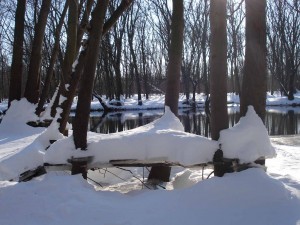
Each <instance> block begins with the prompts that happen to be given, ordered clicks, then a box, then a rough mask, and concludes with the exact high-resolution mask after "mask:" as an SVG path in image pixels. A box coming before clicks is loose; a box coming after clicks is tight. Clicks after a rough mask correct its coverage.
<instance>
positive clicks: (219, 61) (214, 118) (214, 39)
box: [210, 0, 228, 177]
mask: <svg viewBox="0 0 300 225" xmlns="http://www.w3.org/2000/svg"><path fill="white" fill-rule="evenodd" d="M210 2H211V4H210V22H211V25H210V29H211V55H210V57H211V58H210V63H211V64H210V67H211V73H210V91H211V95H210V102H211V114H210V115H211V116H210V124H211V138H212V139H213V140H218V139H219V137H220V131H221V130H223V129H226V128H228V113H227V33H226V31H227V30H226V3H227V1H226V0H211V1H210ZM213 162H214V174H215V176H219V177H221V176H223V175H224V173H225V172H226V171H227V165H225V164H224V162H223V151H222V150H221V149H218V150H217V151H216V152H215V155H214V158H213Z"/></svg>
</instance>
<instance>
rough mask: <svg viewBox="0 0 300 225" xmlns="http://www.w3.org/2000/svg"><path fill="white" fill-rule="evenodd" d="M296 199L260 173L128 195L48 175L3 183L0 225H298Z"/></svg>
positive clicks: (299, 208) (252, 171)
mask: <svg viewBox="0 0 300 225" xmlns="http://www.w3.org/2000/svg"><path fill="white" fill-rule="evenodd" d="M294 191H295V190H294ZM296 194H297V192H295V193H294V192H293V191H291V190H289V189H287V188H286V187H285V186H284V185H283V184H282V183H281V182H279V181H276V180H274V179H272V178H270V177H269V176H267V175H266V174H265V172H264V171H262V170H260V169H249V170H247V171H244V172H241V173H234V174H228V175H225V176H224V177H223V178H216V177H215V178H212V179H209V180H205V181H203V182H199V183H197V184H196V185H194V186H192V187H191V188H186V189H180V190H174V191H164V190H157V191H146V190H145V189H144V191H141V192H139V193H134V194H130V193H129V194H127V195H123V194H120V193H117V192H109V191H95V190H94V189H93V187H92V186H90V185H88V184H87V183H86V182H85V181H84V180H83V178H82V177H81V176H80V175H78V176H69V175H68V174H62V173H49V174H46V175H45V176H42V177H40V178H38V179H36V180H34V181H31V182H25V183H13V182H11V184H9V183H8V182H0V209H1V217H0V224H24V221H26V222H25V223H26V224H40V225H43V224H83V223H84V224H91V225H92V224H99V221H100V223H101V224H120V225H123V224H124V225H125V224H132V225H137V224H138V225H140V224H144V225H152V224H153V223H155V222H154V220H155V221H159V222H158V224H172V225H182V224H189V225H194V224H195V225H196V224H199V223H200V224H207V225H214V224H223V225H235V224H243V225H253V224H256V225H265V224H272V225H282V224H286V225H292V224H293V225H295V224H298V223H299V220H300V214H299V211H300V198H299V196H298V197H297V195H296ZM16 212H18V213H17V214H16ZM78 212H80V213H78ZM149 212H150V213H149ZM216 212H217V213H218V215H219V216H216Z"/></svg>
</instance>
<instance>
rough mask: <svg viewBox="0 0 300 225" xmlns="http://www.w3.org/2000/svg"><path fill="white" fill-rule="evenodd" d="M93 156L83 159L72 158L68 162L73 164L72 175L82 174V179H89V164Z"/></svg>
mask: <svg viewBox="0 0 300 225" xmlns="http://www.w3.org/2000/svg"><path fill="white" fill-rule="evenodd" d="M92 159H93V156H87V157H81V158H71V159H70V160H68V162H69V163H71V164H72V169H71V175H76V174H80V173H81V174H82V177H83V178H84V179H85V180H86V179H87V171H88V169H87V164H88V163H89V162H91V161H92Z"/></svg>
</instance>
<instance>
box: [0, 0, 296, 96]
mask: <svg viewBox="0 0 300 225" xmlns="http://www.w3.org/2000/svg"><path fill="white" fill-rule="evenodd" d="M18 2H19V1H13V0H10V1H0V6H1V7H0V18H1V20H0V77H1V79H0V100H4V99H7V98H8V95H9V84H10V82H11V80H10V74H11V72H13V71H12V69H11V68H12V58H13V51H14V48H13V43H14V37H15V35H17V36H18V38H21V36H23V38H24V42H23V45H22V46H21V47H22V48H20V47H19V48H17V49H19V50H21V49H23V55H22V79H21V81H18V82H19V84H15V85H21V93H20V94H21V95H23V93H24V90H25V86H26V81H27V76H28V73H29V72H30V71H29V68H30V66H29V65H30V59H31V55H33V54H34V51H33V40H34V38H35V35H36V36H38V35H40V36H41V37H40V38H42V39H41V40H40V41H42V42H43V44H42V46H41V53H40V54H41V55H40V60H41V62H40V72H39V73H40V75H39V80H38V81H37V83H38V84H37V85H38V86H39V87H38V89H39V95H43V98H45V99H46V100H49V99H50V98H51V97H52V95H53V93H54V92H55V90H56V88H57V86H58V85H59V83H60V82H61V80H62V79H63V75H62V74H63V70H64V68H66V67H67V65H66V64H68V63H67V61H68V60H65V58H66V57H67V56H68V55H69V53H68V52H67V49H68V48H69V46H70V44H69V45H68V43H70V42H68V40H69V39H68V38H72V39H74V40H73V41H75V42H77V43H76V47H74V48H75V49H74V50H72V51H75V52H78V51H79V48H80V45H81V43H82V42H84V40H85V39H86V35H84V33H85V30H86V26H87V23H88V20H89V19H88V18H89V16H90V12H91V11H92V9H93V8H94V4H95V3H94V1H92V0H80V1H79V2H77V4H78V5H77V10H76V12H74V13H75V14H74V17H72V18H77V20H74V21H73V23H74V22H75V23H77V27H78V29H76V31H77V38H75V34H74V33H73V34H72V31H71V30H68V27H69V25H70V24H71V23H72V21H71V20H69V19H68V18H69V17H70V12H71V9H72V7H74V6H72V5H71V4H70V5H68V1H61V0H57V1H52V2H51V4H50V1H49V4H50V5H49V6H48V7H49V8H50V9H49V12H48V13H46V14H47V15H45V20H46V21H45V30H44V32H42V31H40V32H39V33H38V31H36V29H35V26H36V24H37V23H38V21H39V19H40V17H39V16H40V14H41V6H42V1H41V0H27V1H20V3H19V4H21V2H22V4H24V5H23V6H19V8H21V7H23V11H24V12H23V13H24V16H22V12H19V13H20V14H19V15H18V17H21V18H18V17H17V13H16V12H17V11H16V10H17V4H18ZM25 2H26V3H25ZM71 2H76V1H71ZM124 2H125V1H124ZM120 3H121V1H120V0H112V1H110V2H109V6H108V10H107V13H106V18H109V17H110V16H111V14H112V13H113V12H114V11H115V9H116V8H117V7H118V6H119V5H120ZM244 4H245V3H244V1H243V0H228V1H227V12H226V13H227V16H226V18H227V41H228V45H227V64H228V85H227V86H228V92H235V93H240V91H241V82H242V79H243V74H244V69H243V68H244V58H245V7H244ZM299 5H300V3H299V2H298V1H296V0H275V1H273V0H268V1H267V68H268V73H267V78H268V83H267V84H268V85H267V88H268V91H270V92H273V91H275V90H280V91H281V93H282V94H283V95H288V96H289V98H290V99H293V92H294V91H295V89H296V88H298V89H299V88H300V81H299V69H298V68H299V64H300V54H299V48H300V47H299V45H300V44H299V43H300V40H299V39H300V24H299V22H300V17H299V14H300V12H299V11H300V6H299ZM68 8H69V9H70V12H68ZM209 9H210V1H209V0H201V1H200V0H186V1H184V21H185V24H184V50H183V55H182V67H181V78H180V92H181V93H186V96H187V98H189V95H188V94H187V93H195V92H197V93H200V92H203V93H206V94H207V93H210V85H209V80H210V71H211V64H210V60H209V56H210V52H211V48H210V45H209V43H210V41H211V40H210V39H211V35H210V20H209ZM19 10H22V9H19ZM171 15H172V4H171V1H169V0H146V1H139V0H136V1H134V4H132V5H131V6H130V7H129V9H128V10H127V11H126V12H125V13H124V14H123V15H121V16H120V18H119V21H118V23H117V24H116V25H115V26H114V27H113V28H112V29H110V30H109V31H107V34H105V36H104V37H103V39H102V40H101V45H100V48H101V50H100V51H101V54H99V55H98V56H97V66H96V77H95V86H94V89H95V91H96V92H97V93H98V94H100V95H106V96H107V98H109V99H120V96H122V95H123V96H124V97H125V98H127V97H130V96H131V95H132V94H134V93H139V94H144V95H146V96H148V95H149V94H153V93H165V89H166V70H167V64H168V61H169V55H168V49H169V47H170V34H171ZM22 17H23V18H22ZM15 19H19V20H20V21H21V23H17V24H16V29H18V31H15ZM22 21H23V22H22ZM22 23H24V24H23V26H24V28H23V29H24V31H23V32H24V34H23V35H22V34H21V33H20V32H22V31H21V30H22V27H21V26H22ZM16 32H19V33H16ZM73 32H74V31H73ZM70 35H71V36H70ZM17 49H16V51H17ZM70 51H71V50H70ZM72 54H73V53H72ZM74 55H76V54H74ZM19 67H20V65H19ZM13 82H17V81H13ZM43 89H47V90H48V91H46V90H45V91H44V92H45V93H43V92H42V90H43ZM42 93H43V94H42Z"/></svg>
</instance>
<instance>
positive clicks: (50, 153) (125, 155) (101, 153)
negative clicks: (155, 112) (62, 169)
mask: <svg viewBox="0 0 300 225" xmlns="http://www.w3.org/2000/svg"><path fill="white" fill-rule="evenodd" d="M88 137H89V138H88V149H87V151H81V150H76V149H75V147H74V144H73V137H72V136H70V137H69V138H66V139H63V140H59V141H57V142H56V143H54V144H53V145H51V147H50V148H49V149H48V150H47V152H46V154H45V162H46V163H49V164H66V163H68V159H71V158H72V157H74V158H79V157H87V156H93V162H92V164H93V163H94V164H99V163H100V164H108V163H109V161H111V160H120V159H122V160H128V159H134V160H144V161H148V162H149V161H150V162H151V161H161V160H166V161H168V162H175V163H176V162H178V163H180V164H181V165H185V166H188V165H194V164H201V163H207V162H211V161H212V157H213V154H214V152H215V151H216V149H217V148H218V144H217V142H215V141H211V140H209V139H207V138H205V137H202V136H198V135H194V134H190V133H186V132H184V128H183V125H182V124H181V122H180V121H179V119H178V118H177V117H176V116H175V115H174V114H173V113H172V112H171V111H170V109H169V108H168V107H166V109H165V114H164V115H163V116H162V117H161V118H160V119H158V120H155V121H154V122H152V123H149V124H147V125H145V126H142V127H139V128H136V129H132V130H129V131H124V132H119V133H115V134H96V133H91V132H90V133H89V134H88ZM62 149H63V150H62Z"/></svg>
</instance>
